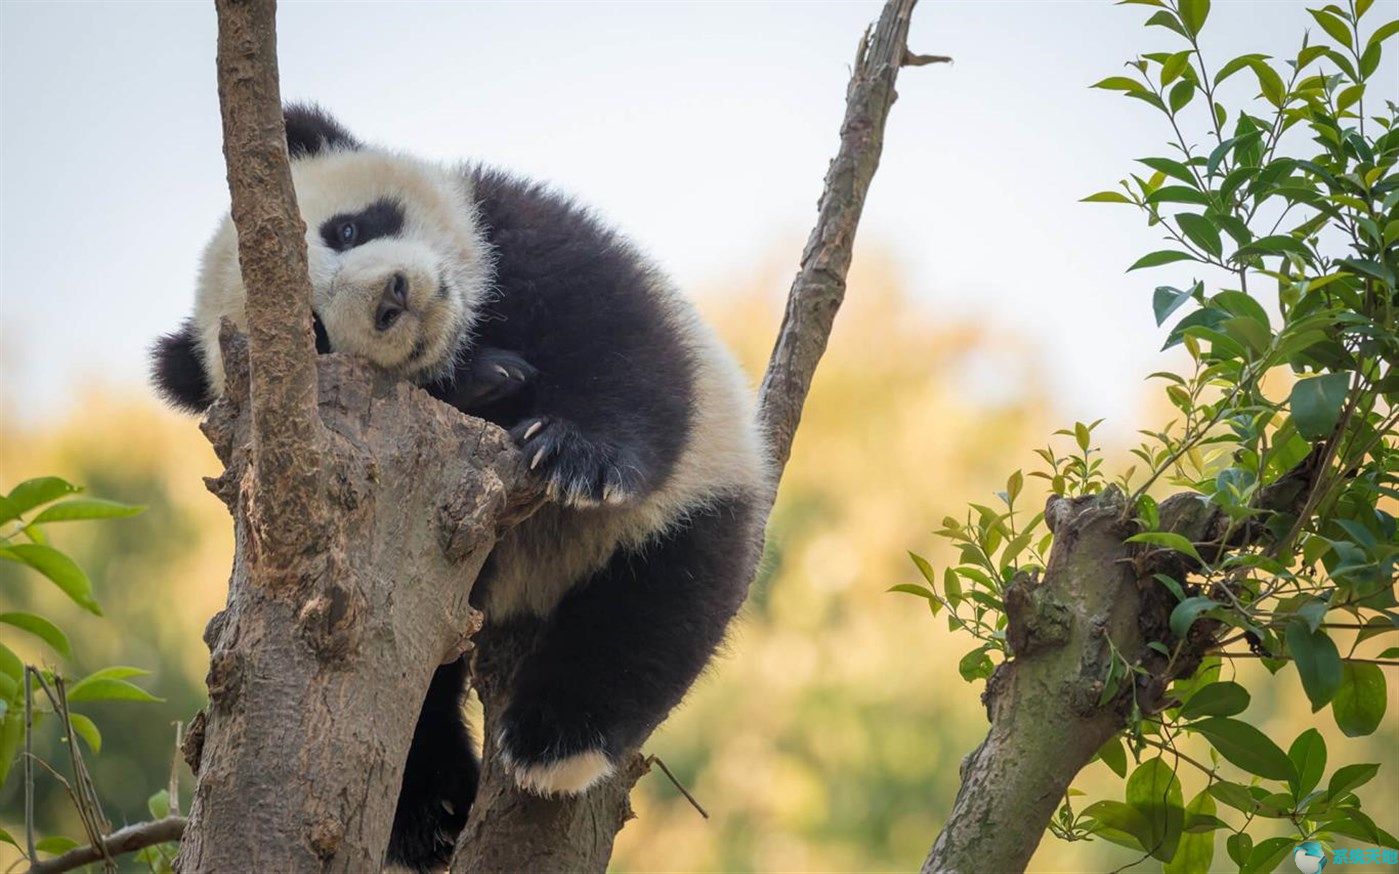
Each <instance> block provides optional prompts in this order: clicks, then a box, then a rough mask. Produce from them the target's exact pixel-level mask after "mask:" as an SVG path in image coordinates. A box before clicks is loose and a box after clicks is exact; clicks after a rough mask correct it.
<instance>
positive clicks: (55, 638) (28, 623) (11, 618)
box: [0, 612, 73, 659]
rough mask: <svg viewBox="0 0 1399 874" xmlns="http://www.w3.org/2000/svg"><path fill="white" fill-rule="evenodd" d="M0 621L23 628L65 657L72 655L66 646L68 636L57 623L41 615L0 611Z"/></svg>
mask: <svg viewBox="0 0 1399 874" xmlns="http://www.w3.org/2000/svg"><path fill="white" fill-rule="evenodd" d="M0 622H3V623H4V624H6V625H13V626H14V627H15V628H20V629H23V630H24V631H27V632H29V633H30V634H32V635H34V636H36V637H38V638H39V639H40V640H42V641H44V643H47V644H48V645H49V646H50V647H52V648H53V651H54V652H56V653H58V654H59V655H61V656H63V657H64V658H65V659H71V658H72V657H73V650H72V649H71V648H70V647H69V646H68V636H67V635H65V634H64V633H63V631H62V630H61V629H60V628H59V627H58V626H57V625H54V624H53V623H52V622H50V621H48V620H47V619H45V618H44V617H42V616H36V615H34V614H33V613H19V612H16V613H0Z"/></svg>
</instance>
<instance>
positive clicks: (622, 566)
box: [488, 494, 758, 795]
mask: <svg viewBox="0 0 1399 874" xmlns="http://www.w3.org/2000/svg"><path fill="white" fill-rule="evenodd" d="M755 519H756V512H755V502H754V501H753V500H752V498H751V497H750V496H748V495H742V494H740V495H735V496H731V497H729V498H726V499H723V500H717V501H715V502H714V503H713V504H711V505H710V506H708V507H706V508H703V509H699V510H696V511H694V512H693V513H691V514H690V515H689V517H688V519H687V520H686V521H685V522H684V523H683V524H681V525H678V526H676V527H675V528H674V529H672V530H671V531H668V532H667V533H666V534H665V535H663V536H662V537H660V538H659V539H657V540H655V541H652V542H650V543H648V544H647V546H646V548H645V549H642V550H639V551H626V550H623V551H621V552H619V553H618V554H617V555H615V556H613V558H612V560H611V561H610V562H609V563H608V564H607V566H606V567H604V568H603V569H602V570H600V571H598V572H597V573H596V574H595V575H593V577H592V578H590V579H589V580H586V581H584V582H583V583H581V584H580V585H579V586H578V587H577V588H576V589H574V590H573V591H572V592H570V593H569V594H568V595H567V596H565V598H564V599H563V601H561V602H560V603H559V606H558V608H557V609H556V610H555V611H554V614H553V615H552V616H551V617H550V619H549V621H548V623H547V625H546V627H545V632H544V634H543V637H542V639H541V641H540V643H539V644H538V645H537V647H536V648H535V650H534V651H533V652H532V653H531V654H530V656H528V657H527V658H526V659H525V660H524V661H523V662H522V663H521V664H520V666H519V668H518V670H517V672H516V674H515V676H514V678H513V681H512V683H511V690H510V701H509V703H508V705H507V706H506V708H505V711H504V712H503V713H502V714H501V717H500V722H499V729H498V731H497V733H496V737H495V738H493V740H494V741H495V744H494V746H495V749H496V750H497V752H498V754H499V756H500V758H501V761H502V763H503V764H504V765H505V767H506V770H508V771H509V772H510V773H511V774H512V776H513V777H514V778H515V781H516V782H517V783H518V784H519V785H520V786H521V787H522V788H524V789H527V790H529V791H531V792H534V793H536V794H539V795H555V794H576V793H580V792H584V791H586V790H587V789H588V788H590V787H591V786H593V785H594V784H595V783H597V782H598V781H600V780H602V779H604V778H605V777H607V776H608V775H609V774H611V773H612V771H613V769H614V768H615V767H616V765H617V763H619V762H620V761H621V760H622V757H623V756H624V755H626V754H627V753H629V752H631V751H633V750H635V749H636V748H637V747H639V746H640V745H641V743H642V742H643V741H645V739H646V738H647V737H648V736H649V735H650V734H651V732H652V731H653V730H654V729H655V728H656V726H657V725H659V724H660V723H661V721H662V720H663V719H665V717H666V716H667V715H668V714H669V713H670V711H671V709H672V708H674V707H675V705H677V704H679V703H680V700H681V698H683V697H684V695H685V693H686V692H687V691H688V690H689V688H690V685H691V684H692V683H693V682H694V681H695V678H696V677H697V676H699V674H700V672H701V671H702V670H703V669H704V666H705V664H707V663H708V661H709V659H710V657H711V656H712V655H713V654H714V651H715V649H716V648H717V647H718V646H719V643H720V642H721V640H722V639H723V636H724V631H725V629H726V627H727V626H728V623H729V620H730V619H731V618H732V617H733V615H734V613H735V612H736V611H737V610H738V607H739V605H740V603H741V602H742V600H743V596H744V595H745V593H746V592H747V589H748V583H749V580H750V579H751V578H752V574H753V569H754V567H755V566H756V563H757V559H758V537H757V534H756V532H755V524H754V520H755ZM488 627H489V626H488Z"/></svg>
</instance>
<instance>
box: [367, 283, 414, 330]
mask: <svg viewBox="0 0 1399 874" xmlns="http://www.w3.org/2000/svg"><path fill="white" fill-rule="evenodd" d="M406 309H408V278H407V277H406V276H404V275H403V274H402V273H395V274H394V275H393V276H390V277H389V281H388V282H386V283H384V293H383V294H381V295H380V296H379V306H378V307H377V308H376V309H375V310H374V328H375V329H376V330H379V331H387V330H388V329H389V328H391V327H393V323H394V322H396V321H398V317H399V316H401V315H403V311H404V310H406Z"/></svg>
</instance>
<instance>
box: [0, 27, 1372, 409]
mask: <svg viewBox="0 0 1399 874" xmlns="http://www.w3.org/2000/svg"><path fill="white" fill-rule="evenodd" d="M880 5H881V4H880V3H878V2H874V0H860V2H783V3H777V2H773V3H760V2H717V0H709V2H689V3H661V2H645V3H640V2H633V3H590V2H568V3H544V2H517V3H448V2H432V3H428V2H423V3H413V2H394V3H376V2H368V0H359V2H344V0H342V2H294V0H293V2H287V0H284V2H283V3H282V5H281V9H280V12H279V18H278V29H279V55H280V59H281V60H280V64H281V81H282V94H283V97H284V98H286V99H288V100H292V99H302V100H315V101H318V102H320V103H321V104H323V105H324V106H325V107H327V108H328V109H330V110H331V111H332V112H333V113H335V114H336V115H337V116H339V117H340V119H341V120H342V121H343V122H344V123H345V124H346V125H347V126H348V127H349V128H350V129H351V130H352V131H354V132H355V133H356V134H358V135H359V136H360V137H361V138H363V139H367V140H370V141H374V142H377V143H380V144H383V145H387V146H391V147H393V148H396V149H401V150H404V151H410V152H416V153H419V154H422V155H426V156H429V157H433V158H438V159H442V160H453V161H455V160H462V159H470V160H480V161H485V162H488V163H493V164H498V165H502V166H505V167H508V168H510V169H512V170H515V171H517V172H520V173H523V174H526V175H529V176H533V177H537V178H540V179H544V180H548V181H550V182H552V183H554V184H555V185H556V186H557V187H559V188H561V189H563V190H565V191H568V192H571V193H573V194H575V195H576V196H577V197H578V198H579V199H580V200H582V201H583V202H585V203H587V204H589V205H591V206H593V207H595V208H596V209H597V211H598V212H599V213H600V214H601V215H603V216H604V217H605V218H606V219H607V220H608V221H610V222H612V223H613V224H615V225H617V226H619V227H620V228H622V229H623V230H624V231H625V232H626V233H627V234H628V235H630V236H631V237H632V238H633V239H634V240H636V241H637V242H638V243H639V244H640V245H641V246H642V247H643V248H644V249H645V250H647V251H648V252H649V253H650V254H651V255H652V257H653V258H654V259H655V260H656V261H657V262H659V263H660V264H661V265H662V266H663V267H664V268H665V269H667V270H668V271H669V272H670V273H671V274H672V275H673V276H674V277H675V278H676V279H677V280H678V281H679V283H680V285H681V287H682V288H686V289H692V290H695V289H705V288H714V287H715V286H716V285H717V284H719V283H723V282H733V281H735V280H736V279H738V278H741V277H742V276H744V275H745V271H750V270H751V271H753V272H755V273H756V272H757V271H759V270H760V269H762V268H763V267H764V266H766V265H770V264H771V260H772V257H773V254H774V253H775V252H777V253H781V252H783V251H786V252H787V253H789V261H790V264H791V269H792V271H794V270H795V267H796V263H797V259H798V256H799V254H800V248H801V243H802V241H803V240H804V238H805V235H806V232H807V230H808V228H809V227H810V224H811V222H812V219H813V218H814V215H815V205H816V199H817V196H818V195H819V193H820V185H821V179H822V175H823V174H824V171H825V167H826V164H827V162H828V161H829V159H830V157H831V155H832V154H834V150H835V147H836V142H837V131H838V128H839V123H840V118H841V115H842V112H843V108H844V107H843V98H844V93H845V84H846V80H847V77H848V74H849V67H850V63H851V61H852V59H853V57H854V52H855V47H856V43H857V40H858V38H859V35H860V34H861V32H862V31H863V29H864V27H865V26H866V24H867V23H869V22H871V21H873V20H874V19H875V18H876V17H877V16H878V14H879V9H880ZM1314 5H1315V4H1314ZM1145 14H1146V13H1145V12H1144V11H1143V10H1142V8H1141V7H1131V6H1128V7H1115V6H1113V5H1112V4H1110V3H1109V2H1106V0H1101V2H1100V0H1072V2H1057V0H975V2H974V0H960V2H958V0H924V2H923V3H922V4H921V5H920V6H919V7H918V8H917V9H916V11H915V13H914V20H913V26H912V32H911V36H910V45H911V48H912V49H913V50H914V51H917V52H922V53H933V54H948V55H952V56H953V57H954V58H955V63H954V64H952V65H950V66H949V65H939V66H931V67H922V68H908V69H905V70H904V71H903V72H902V73H901V75H900V77H899V88H898V90H899V100H898V102H897V103H896V105H895V107H894V110H893V113H892V117H891V120H890V122H889V127H888V131H887V137H886V141H885V147H884V157H883V161H882V163H881V166H880V169H879V172H878V175H877V176H876V178H875V181H874V186H873V189H872V191H871V193H870V196H869V200H868V202H867V205H866V208H865V215H864V220H863V223H862V225H861V228H860V232H859V243H858V244H857V259H858V258H859V257H860V256H861V254H862V253H864V254H865V255H866V256H868V254H869V253H871V252H876V251H877V252H878V253H879V254H880V255H881V256H882V257H887V258H888V259H890V260H891V261H892V263H893V264H894V265H895V266H896V268H897V269H898V271H899V272H900V273H901V275H902V276H903V277H904V278H905V279H906V281H907V283H908V286H909V288H910V289H911V291H912V292H913V294H914V295H915V296H916V298H917V300H918V302H919V305H920V306H923V307H926V308H927V309H929V310H930V311H932V312H934V313H937V314H945V315H946V318H947V319H948V320H949V321H952V320H960V319H968V318H970V319H973V320H975V321H977V322H978V323H981V324H984V325H986V326H987V327H988V328H989V329H990V330H992V332H993V333H994V332H1004V336H1005V337H1006V339H1007V342H1016V340H1015V338H1017V337H1033V338H1036V339H1037V340H1038V341H1039V344H1040V345H1041V347H1042V355H1043V360H1044V368H1043V371H1044V372H1043V376H1044V379H1045V382H1046V384H1047V386H1048V388H1049V390H1050V391H1051V392H1052V395H1053V403H1054V406H1055V407H1056V409H1057V410H1058V411H1059V412H1060V414H1061V415H1062V416H1063V417H1065V418H1066V419H1067V418H1081V419H1093V418H1097V417H1099V416H1108V417H1109V418H1110V425H1109V427H1113V428H1115V429H1116V430H1119V431H1120V432H1123V433H1128V432H1130V429H1132V428H1134V427H1136V424H1135V423H1133V422H1132V413H1133V411H1134V409H1135V406H1134V405H1135V404H1137V403H1138V401H1139V400H1140V398H1141V397H1142V391H1143V390H1142V378H1143V377H1144V376H1145V374H1147V373H1149V372H1150V371H1152V370H1156V369H1159V368H1160V367H1161V366H1162V364H1163V363H1164V362H1165V359H1163V358H1162V357H1161V356H1160V354H1159V353H1158V351H1157V350H1158V347H1159V345H1160V340H1161V334H1160V332H1159V331H1158V330H1157V329H1156V328H1155V326H1154V324H1153V322H1152V319H1151V309H1150V292H1151V289H1152V288H1153V287H1154V286H1156V285H1158V284H1161V283H1162V282H1164V281H1168V280H1174V281H1181V280H1183V279H1184V277H1182V276H1181V275H1180V271H1179V270H1178V269H1176V270H1174V271H1172V270H1171V269H1170V268H1167V269H1165V270H1160V271H1142V272H1138V273H1132V274H1125V273H1124V272H1123V271H1124V270H1125V268H1126V267H1127V266H1128V265H1129V264H1130V263H1131V262H1132V261H1134V260H1135V259H1136V258H1137V257H1138V256H1139V255H1141V254H1143V253H1144V252H1146V251H1149V250H1151V249H1154V248H1160V246H1157V245H1155V244H1156V242H1157V239H1156V234H1154V233H1153V232H1152V231H1150V230H1149V229H1147V228H1146V227H1145V226H1144V223H1143V222H1142V221H1141V219H1140V216H1139V214H1138V213H1137V212H1136V211H1135V210H1133V209H1131V208H1128V207H1120V206H1111V205H1100V204H1083V203H1078V202H1077V201H1078V199H1079V198H1081V197H1083V196H1084V195H1087V194H1089V193H1092V192H1094V191H1098V190H1101V189H1104V188H1108V187H1111V186H1112V185H1113V183H1114V181H1115V180H1117V179H1120V178H1122V177H1123V176H1124V175H1125V173H1126V172H1128V171H1129V170H1130V169H1132V166H1133V165H1132V159H1134V158H1136V157H1141V156H1144V155H1152V154H1167V153H1166V152H1165V151H1163V148H1164V147H1163V146H1162V145H1161V143H1162V141H1163V139H1164V134H1165V131H1164V130H1163V128H1162V124H1163V123H1164V122H1163V121H1161V120H1160V119H1159V117H1158V116H1157V115H1156V113H1155V111H1154V110H1151V109H1149V108H1147V107H1145V106H1144V105H1139V104H1137V103H1136V102H1135V101H1124V100H1123V99H1122V98H1121V97H1119V96H1117V95H1115V94H1111V93H1108V92H1104V91H1097V90H1091V89H1089V88H1088V87H1087V86H1088V85H1089V84H1091V83H1092V82H1094V81H1097V80H1098V79H1100V78H1102V77H1104V76H1107V75H1113V74H1115V73H1117V72H1118V71H1119V70H1120V69H1121V64H1122V63H1123V62H1124V61H1125V60H1127V59H1128V58H1130V57H1131V56H1133V55H1134V54H1135V53H1137V52H1140V51H1144V50H1150V49H1154V48H1163V47H1166V46H1168V45H1171V44H1172V43H1171V42H1170V40H1171V37H1170V35H1169V34H1166V33H1165V32H1164V31H1161V30H1160V29H1153V31H1154V33H1153V32H1151V31H1143V30H1142V28H1141V22H1142V21H1143V20H1144V18H1145ZM1396 15H1399V0H1379V2H1377V3H1376V4H1375V8H1374V9H1373V10H1372V11H1371V12H1370V13H1369V15H1368V16H1367V20H1370V21H1373V20H1376V19H1378V20H1388V19H1391V18H1394V17H1396ZM1309 23H1310V18H1309V17H1308V16H1307V14H1306V12H1305V4H1304V3H1302V2H1295V0H1215V3H1214V10H1213V12H1212V14H1211V18H1210V21H1209V24H1208V26H1207V28H1206V32H1205V40H1204V46H1203V48H1204V51H1205V52H1206V53H1207V57H1209V58H1210V59H1211V60H1212V63H1213V64H1214V65H1216V66H1217V65H1218V64H1220V63H1222V62H1223V60H1224V59H1227V58H1228V57H1232V56H1234V55H1236V54H1241V53H1243V52H1245V51H1262V52H1266V53H1269V54H1272V55H1274V56H1278V55H1285V56H1291V54H1292V53H1295V48H1296V47H1295V41H1296V38H1297V36H1298V35H1299V34H1300V33H1301V31H1302V29H1303V28H1304V27H1305V26H1307V25H1308V24H1309ZM214 42H215V19H214V11H213V4H212V3H211V2H160V3H143V2H101V3H98V2H43V3H31V2H22V0H0V417H9V416H16V417H18V418H19V420H33V419H35V418H37V417H39V416H45V415H53V414H57V413H61V412H62V410H63V409H64V408H65V407H66V406H68V405H71V404H72V403H74V402H75V400H76V398H77V397H78V393H77V390H78V389H79V388H80V387H82V386H84V385H91V384H98V385H121V384H131V385H140V384H141V382H142V380H144V378H145V373H144V371H145V354H146V350H147V348H148V347H149V345H150V343H151V341H152V339H153V338H154V337H155V336H156V335H158V334H159V333H161V332H162V331H167V330H170V329H173V328H174V327H175V326H176V325H177V324H178V323H179V322H180V320H181V319H182V318H184V316H185V315H186V314H187V313H188V312H189V309H190V306H191V302H192V297H193V290H194V277H195V271H196V265H197V263H198V258H199V253H200V250H201V248H202V246H203V244H204V242H205V240H206V238H207V237H208V235H209V234H210V233H211V232H212V230H213V228H214V226H215V224H216V222H217V219H218V217H219V215H220V213H221V212H223V211H225V210H226V209H227V197H228V195H227V189H226V187H225V181H224V168H223V158H222V154H221V151H220V149H221V141H220V128H219V111H218V104H217V99H216V93H215V87H214ZM1246 78H1247V77H1245V76H1238V77H1236V79H1235V82H1234V83H1232V84H1239V85H1240V86H1241V87H1242V85H1246V84H1248V83H1245V82H1244V81H1243V80H1245V79H1246ZM1379 81H1380V82H1381V83H1389V86H1390V88H1391V90H1390V94H1389V95H1388V96H1389V97H1390V98H1391V99H1395V98H1399V51H1396V50H1395V49H1394V48H1393V47H1391V48H1390V50H1389V53H1388V55H1387V57H1386V59H1385V61H1384V66H1383V68H1382V70H1381V73H1380V79H1379ZM775 329H776V324H774V330H775ZM837 330H839V325H837ZM910 354H916V350H910ZM991 379H992V381H993V382H994V379H995V375H994V373H993V374H992V377H991ZM996 388H997V387H996V386H994V385H993V386H991V389H992V390H995V389H996ZM1012 388H1013V387H1012Z"/></svg>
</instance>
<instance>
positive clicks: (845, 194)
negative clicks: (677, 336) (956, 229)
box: [758, 0, 917, 475]
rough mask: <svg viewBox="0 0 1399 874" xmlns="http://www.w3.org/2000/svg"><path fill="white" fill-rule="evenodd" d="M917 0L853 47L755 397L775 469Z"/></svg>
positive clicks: (847, 248)
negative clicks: (838, 113)
mask: <svg viewBox="0 0 1399 874" xmlns="http://www.w3.org/2000/svg"><path fill="white" fill-rule="evenodd" d="M916 3H917V0H888V2H886V3H885V4H884V11H883V12H882V13H880V16H879V22H878V23H877V24H876V25H875V26H874V31H873V33H870V32H868V31H867V32H866V34H865V37H864V38H863V39H861V40H860V47H859V50H858V51H857V52H856V54H855V67H854V69H853V70H851V72H850V84H849V85H848V86H847V87H846V89H845V118H844V120H843V121H842V122H841V125H840V148H839V150H837V151H836V156H835V158H834V159H833V160H832V161H831V165H830V167H829V168H828V169H827V170H826V181H825V185H824V187H823V188H822V190H821V200H820V202H819V204H818V206H817V216H816V225H815V227H813V228H812V229H811V235H810V236H809V237H808V238H807V241H806V248H805V249H804V250H803V251H802V257H801V267H800V269H799V270H798V271H797V276H796V279H794V280H793V281H792V289H791V291H790V292H788V294H787V309H786V312H784V313H783V316H782V327H781V329H780V330H779V331H778V334H777V343H776V344H775V345H774V347H773V350H772V357H771V358H770V359H769V360H768V367H767V373H765V374H764V375H763V386H762V393H761V395H760V397H759V401H758V404H759V407H758V419H759V421H760V422H761V423H762V429H763V433H764V434H765V435H766V436H767V439H768V445H769V446H770V447H771V451H772V458H773V463H774V465H775V470H776V472H777V474H779V475H780V474H781V471H782V468H783V467H785V466H786V464H787V459H788V458H790V457H791V455H792V439H793V438H794V437H795V436H796V433H797V426H798V425H799V424H800V423H801V413H802V404H804V403H805V402H806V395H807V393H808V392H809V391H810V390H811V378H812V376H813V375H814V374H815V372H816V365H817V363H819V362H820V360H821V356H822V354H823V353H825V351H826V342H827V341H828V340H829V339H830V336H831V326H832V325H833V324H834V323H835V317H836V312H837V311H838V310H839V309H840V304H841V302H842V301H843V300H844V299H845V276H846V274H847V273H848V272H849V271H850V258H851V253H852V252H853V250H854V247H855V230H856V228H858V227H859V224H860V214H861V212H863V210H864V208H865V195H866V194H868V193H869V188H870V182H871V180H873V179H874V171H875V170H876V169H878V167H879V156H880V154H881V153H882V152H883V150H884V123H885V122H886V121H887V120H888V118H889V109H890V107H892V106H893V105H894V100H895V99H896V98H897V97H898V94H897V93H896V92H895V90H894V83H895V81H896V80H897V79H898V76H899V68H900V67H901V66H903V65H904V64H905V63H906V59H907V58H908V57H911V56H910V55H909V52H908V26H909V19H910V17H911V16H912V14H913V7H914V5H915V4H916Z"/></svg>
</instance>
